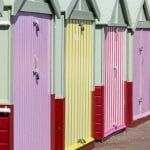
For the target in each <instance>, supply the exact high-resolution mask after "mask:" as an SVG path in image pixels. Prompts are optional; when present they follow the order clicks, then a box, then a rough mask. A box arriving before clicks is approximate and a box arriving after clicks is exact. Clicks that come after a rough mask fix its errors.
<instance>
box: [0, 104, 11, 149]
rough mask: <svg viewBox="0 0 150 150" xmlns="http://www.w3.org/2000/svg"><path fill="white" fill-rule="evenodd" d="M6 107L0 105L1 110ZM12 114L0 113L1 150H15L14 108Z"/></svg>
mask: <svg viewBox="0 0 150 150" xmlns="http://www.w3.org/2000/svg"><path fill="white" fill-rule="evenodd" d="M5 106H6V105H0V108H3V107H5ZM7 107H8V108H10V109H11V113H8V114H6V113H0V150H13V106H10V105H9V106H7Z"/></svg>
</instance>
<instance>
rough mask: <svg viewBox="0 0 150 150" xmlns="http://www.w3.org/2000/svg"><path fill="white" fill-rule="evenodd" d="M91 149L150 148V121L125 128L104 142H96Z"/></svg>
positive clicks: (132, 149) (140, 149) (131, 149)
mask: <svg viewBox="0 0 150 150" xmlns="http://www.w3.org/2000/svg"><path fill="white" fill-rule="evenodd" d="M95 146H96V148H94V149H93V150H150V121H148V122H145V123H144V124H142V125H139V126H137V127H135V128H127V129H126V130H125V131H123V132H122V133H120V134H117V135H115V136H112V137H110V138H109V139H107V140H106V141H105V142H104V143H100V142H96V143H95Z"/></svg>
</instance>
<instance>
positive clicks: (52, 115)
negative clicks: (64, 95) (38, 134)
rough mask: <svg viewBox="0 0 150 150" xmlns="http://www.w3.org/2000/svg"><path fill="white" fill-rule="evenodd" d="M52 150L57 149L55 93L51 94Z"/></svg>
mask: <svg viewBox="0 0 150 150" xmlns="http://www.w3.org/2000/svg"><path fill="white" fill-rule="evenodd" d="M51 150H55V95H54V94H53V95H51Z"/></svg>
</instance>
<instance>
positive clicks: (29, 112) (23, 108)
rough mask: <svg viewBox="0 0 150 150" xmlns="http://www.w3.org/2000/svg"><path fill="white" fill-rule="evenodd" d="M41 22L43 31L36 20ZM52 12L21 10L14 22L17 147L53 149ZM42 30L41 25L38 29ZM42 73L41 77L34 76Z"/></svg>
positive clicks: (24, 148)
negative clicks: (51, 91)
mask: <svg viewBox="0 0 150 150" xmlns="http://www.w3.org/2000/svg"><path fill="white" fill-rule="evenodd" d="M35 21H36V22H37V23H38V25H39V31H36V26H35V25H33V22H35ZM51 27H52V24H51V18H50V16H48V15H42V14H34V13H18V15H17V16H16V17H15V21H14V27H13V30H14V32H13V33H14V36H13V38H14V51H13V66H14V68H13V71H14V72H13V100H14V150H50V145H51V143H50V141H51V140H50V132H51V127H50V111H51V110H50V105H51V103H50V95H48V94H49V92H50V91H49V88H48V87H49V85H48V84H49V82H50V81H49V80H50V75H49V72H50V44H51V37H50V35H51ZM37 30H38V28H37ZM33 70H34V71H38V72H39V80H36V75H33Z"/></svg>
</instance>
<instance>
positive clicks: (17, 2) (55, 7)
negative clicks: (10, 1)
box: [13, 0, 60, 18]
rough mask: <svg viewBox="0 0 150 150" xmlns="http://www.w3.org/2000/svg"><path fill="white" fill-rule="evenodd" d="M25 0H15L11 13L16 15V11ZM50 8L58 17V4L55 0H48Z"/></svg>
mask: <svg viewBox="0 0 150 150" xmlns="http://www.w3.org/2000/svg"><path fill="white" fill-rule="evenodd" d="M25 2H26V0H15V2H14V10H13V15H16V14H17V12H18V11H19V10H20V9H21V8H22V6H23V5H24V3H25ZM49 5H50V6H51V7H50V8H52V9H53V12H54V14H55V15H56V16H57V17H58V18H60V6H59V3H58V1H57V0H49Z"/></svg>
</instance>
